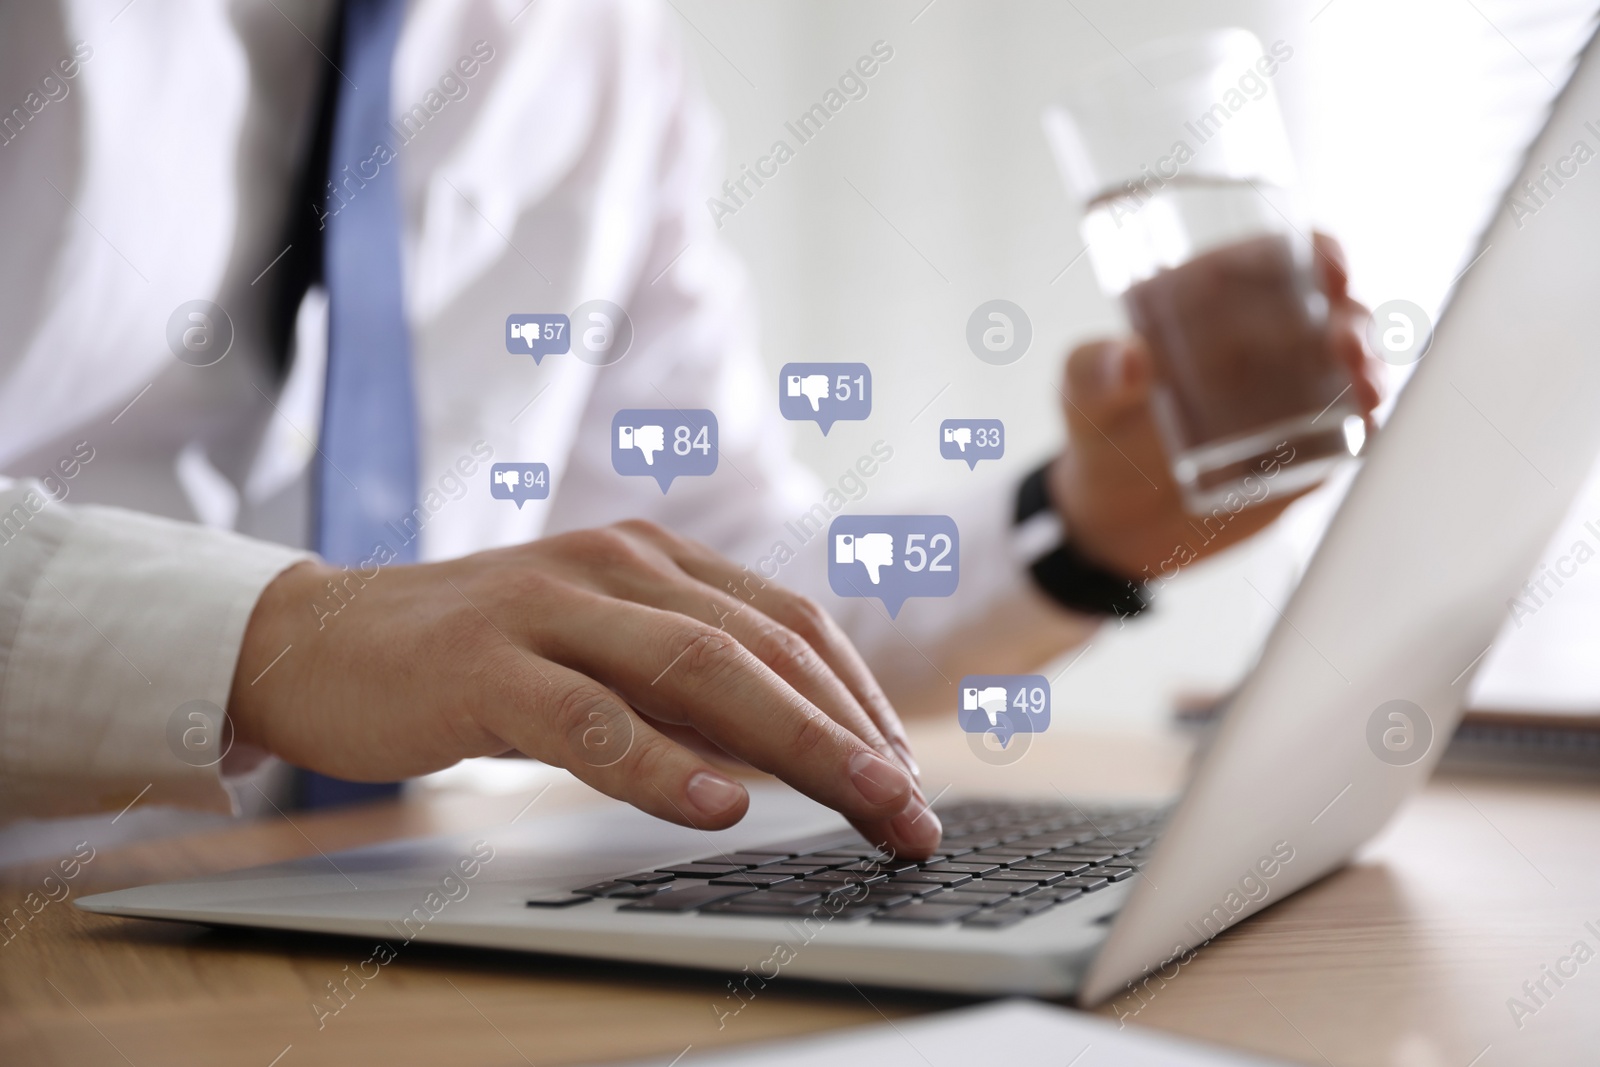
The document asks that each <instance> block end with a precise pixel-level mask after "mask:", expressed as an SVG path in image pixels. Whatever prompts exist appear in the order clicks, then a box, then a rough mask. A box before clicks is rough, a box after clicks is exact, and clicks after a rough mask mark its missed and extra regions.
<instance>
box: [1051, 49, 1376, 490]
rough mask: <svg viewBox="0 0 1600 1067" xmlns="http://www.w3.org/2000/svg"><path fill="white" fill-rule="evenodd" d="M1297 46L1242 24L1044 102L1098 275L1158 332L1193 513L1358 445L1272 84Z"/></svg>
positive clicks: (1143, 332)
mask: <svg viewBox="0 0 1600 1067" xmlns="http://www.w3.org/2000/svg"><path fill="white" fill-rule="evenodd" d="M1293 54H1294V53H1293V49H1292V48H1290V47H1289V46H1287V45H1286V44H1284V43H1283V42H1281V41H1280V42H1277V43H1275V44H1274V45H1273V46H1272V47H1271V48H1263V47H1262V45H1261V43H1260V41H1258V40H1257V39H1256V37H1255V36H1254V35H1253V34H1251V33H1249V32H1248V31H1246V30H1239V29H1230V30H1220V31H1213V32H1209V33H1205V34H1200V35H1195V36H1189V37H1180V38H1170V39H1166V40H1161V41H1156V42H1153V43H1151V44H1147V45H1144V46H1141V47H1139V48H1135V49H1132V50H1130V51H1129V52H1127V53H1126V58H1125V59H1124V58H1118V59H1117V60H1116V61H1115V63H1114V64H1108V65H1106V66H1103V67H1100V68H1097V69H1094V70H1091V71H1088V72H1086V73H1085V76H1084V77H1083V78H1081V79H1080V80H1079V81H1078V82H1077V83H1076V84H1075V85H1074V86H1073V87H1072V88H1071V90H1070V91H1069V92H1068V94H1067V96H1066V99H1065V100H1064V102H1063V104H1064V106H1061V107H1056V108H1051V109H1049V110H1047V111H1046V113H1045V130H1046V133H1047V135H1048V136H1049V139H1050V142H1051V146H1052V148H1053V150H1054V152H1055V155H1056V159H1057V162H1058V164H1059V165H1060V167H1061V170H1062V174H1063V177H1064V178H1065V179H1066V182H1067V185H1068V188H1069V190H1070V191H1071V192H1072V193H1073V194H1074V195H1075V196H1076V197H1077V199H1078V200H1079V201H1080V202H1081V204H1082V205H1083V211H1084V218H1083V224H1082V233H1083V238H1084V240H1085V242H1087V244H1088V247H1089V257H1090V260H1091V262H1092V263H1093V265H1094V270H1095V274H1096V277H1097V278H1098V279H1099V282H1100V285H1101V287H1102V289H1103V290H1104V291H1105V292H1106V293H1107V294H1108V295H1111V296H1114V297H1117V298H1118V299H1119V300H1120V302H1121V305H1122V308H1123V311H1124V313H1125V315H1126V317H1127V323H1128V326H1129V327H1130V328H1131V329H1132V330H1134V331H1135V332H1136V333H1138V334H1139V335H1140V336H1141V337H1142V338H1143V339H1144V341H1145V343H1146V344H1147V346H1148V347H1149V350H1150V353H1151V356H1152V358H1153V362H1154V370H1155V380H1154V383H1153V394H1152V405H1153V408H1154V412H1155V416H1156V422H1157V426H1158V427H1159V430H1160V432H1161V435H1162V438H1163V442H1164V444H1165V446H1166V449H1167V454H1168V459H1169V461H1170V463H1171V467H1172V473H1173V476H1174V478H1175V479H1176V481H1177V483H1178V485H1179V487H1180V488H1181V490H1182V492H1183V495H1184V499H1185V502H1186V503H1187V504H1188V506H1189V507H1190V509H1191V510H1193V511H1195V512H1197V513H1204V512H1208V511H1211V510H1213V509H1215V508H1217V507H1227V508H1228V510H1229V511H1230V512H1232V511H1237V510H1239V509H1240V508H1241V507H1243V506H1247V505H1248V504H1250V503H1259V502H1261V501H1262V500H1265V499H1267V498H1268V497H1270V496H1273V495H1276V494H1279V493H1293V492H1295V491H1297V490H1299V489H1303V488H1305V487H1307V486H1310V485H1314V484H1316V483H1317V482H1319V481H1320V480H1322V478H1324V477H1325V476H1326V475H1327V474H1328V472H1329V471H1330V470H1331V469H1332V468H1333V467H1334V466H1335V465H1336V464H1338V463H1339V462H1340V461H1341V460H1343V459H1345V458H1347V457H1349V456H1352V455H1356V454H1358V453H1359V452H1360V451H1361V448H1362V446H1363V444H1364V442H1365V433H1366V431H1365V422H1364V420H1363V419H1362V417H1361V413H1360V411H1359V410H1358V409H1357V407H1356V405H1355V404H1354V403H1353V402H1352V401H1351V400H1350V398H1349V393H1350V386H1351V378H1350V372H1349V370H1348V369H1347V368H1346V367H1345V366H1344V365H1343V364H1341V363H1340V362H1339V361H1338V359H1337V358H1336V356H1335V354H1334V352H1333V348H1332V345H1331V343H1330V342H1331V339H1330V335H1329V317H1328V299H1327V297H1326V296H1325V295H1324V293H1323V292H1322V290H1321V289H1320V287H1319V285H1318V282H1317V276H1318V272H1317V271H1316V270H1315V269H1314V264H1313V257H1314V255H1315V253H1314V252H1313V249H1312V246H1311V243H1310V239H1309V235H1310V232H1311V231H1310V227H1309V226H1308V224H1307V223H1306V221H1305V220H1304V218H1303V217H1302V216H1301V213H1300V210H1299V205H1298V204H1297V202H1296V197H1295V194H1294V187H1295V177H1294V164H1293V159H1292V156H1291V154H1290V151H1289V144H1288V137H1287V135H1286V134H1285V132H1284V127H1283V119H1282V117H1281V115H1280V113H1279V110H1278V106H1277V101H1276V98H1275V97H1274V95H1273V91H1272V79H1273V78H1274V77H1275V76H1276V75H1277V74H1278V72H1279V71H1280V69H1281V68H1282V66H1283V64H1284V63H1286V62H1290V61H1291V60H1292V57H1293ZM1263 484H1265V485H1267V486H1268V487H1269V491H1268V492H1265V493H1264V492H1262V490H1261V486H1262V485H1263Z"/></svg>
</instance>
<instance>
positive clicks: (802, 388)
mask: <svg viewBox="0 0 1600 1067" xmlns="http://www.w3.org/2000/svg"><path fill="white" fill-rule="evenodd" d="M787 392H788V394H789V395H790V396H803V397H805V398H806V399H807V400H809V401H811V410H812V411H821V410H822V409H821V406H820V405H821V402H822V401H823V400H825V399H826V398H827V396H828V376H827V375H826V374H791V375H789V377H788V381H787Z"/></svg>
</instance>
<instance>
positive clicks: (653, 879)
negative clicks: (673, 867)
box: [613, 871, 676, 885]
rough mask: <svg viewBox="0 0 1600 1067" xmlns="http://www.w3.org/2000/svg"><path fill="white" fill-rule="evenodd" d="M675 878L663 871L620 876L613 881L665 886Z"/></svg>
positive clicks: (636, 872) (639, 872)
mask: <svg viewBox="0 0 1600 1067" xmlns="http://www.w3.org/2000/svg"><path fill="white" fill-rule="evenodd" d="M674 877H676V876H675V875H671V874H666V873H665V872H662V871H635V872H634V873H632V874H619V875H617V877H616V878H614V879H613V881H617V882H632V883H633V884H634V885H665V884H666V883H668V882H670V881H672V879H673V878H674Z"/></svg>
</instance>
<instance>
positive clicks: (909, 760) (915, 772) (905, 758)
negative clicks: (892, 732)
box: [889, 737, 922, 778]
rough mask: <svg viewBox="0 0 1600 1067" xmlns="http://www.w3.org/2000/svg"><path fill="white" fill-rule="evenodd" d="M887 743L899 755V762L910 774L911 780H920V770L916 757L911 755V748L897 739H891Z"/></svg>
mask: <svg viewBox="0 0 1600 1067" xmlns="http://www.w3.org/2000/svg"><path fill="white" fill-rule="evenodd" d="M889 743H890V744H891V745H893V746H894V750H895V751H896V752H898V753H899V754H900V762H901V763H904V764H905V765H906V770H908V771H910V772H911V776H912V777H913V778H921V777H922V768H921V767H920V766H918V764H917V757H915V756H913V755H912V754H911V746H910V745H908V744H906V743H905V742H904V741H902V740H900V739H899V738H898V737H895V738H891V739H890V741H889Z"/></svg>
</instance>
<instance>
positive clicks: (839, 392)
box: [778, 363, 872, 437]
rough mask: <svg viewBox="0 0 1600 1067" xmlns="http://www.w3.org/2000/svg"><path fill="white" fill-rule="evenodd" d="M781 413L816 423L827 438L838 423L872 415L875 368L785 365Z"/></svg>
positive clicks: (792, 419)
mask: <svg viewBox="0 0 1600 1067" xmlns="http://www.w3.org/2000/svg"><path fill="white" fill-rule="evenodd" d="M778 412H779V413H780V414H781V415H782V416H783V417H784V418H786V419H788V420H789V421H790V422H814V423H816V424H817V425H818V426H820V427H822V435H823V436H824V437H826V436H827V435H828V431H829V430H831V429H833V424H834V423H836V422H859V421H860V420H862V419H864V418H866V417H867V416H868V415H871V414H872V369H871V368H870V367H868V366H867V365H866V364H865V363H785V364H784V365H783V369H782V370H780V371H779V372H778Z"/></svg>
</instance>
